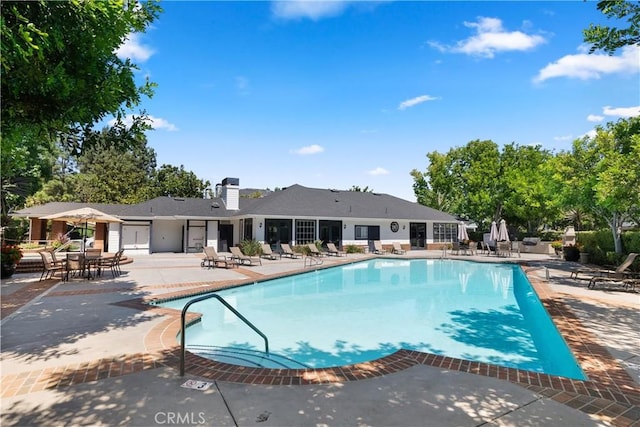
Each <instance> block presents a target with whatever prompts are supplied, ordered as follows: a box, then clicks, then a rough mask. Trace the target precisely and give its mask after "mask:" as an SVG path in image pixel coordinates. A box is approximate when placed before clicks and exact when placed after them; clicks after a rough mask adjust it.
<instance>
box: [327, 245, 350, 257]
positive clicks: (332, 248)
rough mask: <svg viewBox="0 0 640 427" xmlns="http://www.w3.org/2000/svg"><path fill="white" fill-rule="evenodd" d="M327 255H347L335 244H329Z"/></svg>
mask: <svg viewBox="0 0 640 427" xmlns="http://www.w3.org/2000/svg"><path fill="white" fill-rule="evenodd" d="M327 255H333V256H346V255H347V253H346V252H345V251H341V250H340V249H338V248H337V247H336V245H335V243H331V242H329V243H327Z"/></svg>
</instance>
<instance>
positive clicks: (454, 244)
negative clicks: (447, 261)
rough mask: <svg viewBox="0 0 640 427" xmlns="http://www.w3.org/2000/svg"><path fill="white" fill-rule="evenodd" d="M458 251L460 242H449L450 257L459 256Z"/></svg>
mask: <svg viewBox="0 0 640 427" xmlns="http://www.w3.org/2000/svg"><path fill="white" fill-rule="evenodd" d="M460 249H461V248H460V242H451V255H460ZM454 252H455V254H454Z"/></svg>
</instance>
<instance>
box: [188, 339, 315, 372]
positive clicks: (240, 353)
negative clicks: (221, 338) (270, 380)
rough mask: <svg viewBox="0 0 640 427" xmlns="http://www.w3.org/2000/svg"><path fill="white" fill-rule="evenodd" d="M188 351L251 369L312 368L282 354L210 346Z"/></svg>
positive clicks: (194, 347) (201, 346)
mask: <svg viewBox="0 0 640 427" xmlns="http://www.w3.org/2000/svg"><path fill="white" fill-rule="evenodd" d="M186 349H187V350H188V351H190V352H191V353H193V354H197V355H198V356H201V357H205V358H207V359H211V360H215V361H216V362H223V363H230V364H232V365H241V366H248V367H251V368H272V369H307V368H310V366H307V365H305V364H304V363H301V362H297V361H295V360H293V359H291V358H288V357H286V356H282V355H280V354H275V353H269V354H266V353H265V352H263V351H257V350H250V349H246V348H237V347H218V346H209V345H188V346H187V347H186Z"/></svg>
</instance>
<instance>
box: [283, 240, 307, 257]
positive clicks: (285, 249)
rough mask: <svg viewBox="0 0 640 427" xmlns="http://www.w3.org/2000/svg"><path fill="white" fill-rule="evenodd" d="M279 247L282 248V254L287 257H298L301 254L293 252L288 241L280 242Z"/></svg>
mask: <svg viewBox="0 0 640 427" xmlns="http://www.w3.org/2000/svg"><path fill="white" fill-rule="evenodd" d="M280 248H282V256H286V257H289V258H300V257H302V254H301V253H299V252H294V251H293V250H292V249H291V246H290V245H289V244H288V243H280Z"/></svg>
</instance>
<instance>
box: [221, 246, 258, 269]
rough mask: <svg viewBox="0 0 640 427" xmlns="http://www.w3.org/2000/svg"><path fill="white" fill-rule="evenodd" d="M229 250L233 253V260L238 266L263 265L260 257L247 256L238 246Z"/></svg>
mask: <svg viewBox="0 0 640 427" xmlns="http://www.w3.org/2000/svg"><path fill="white" fill-rule="evenodd" d="M229 250H230V251H231V259H232V260H234V261H235V262H237V263H238V264H243V265H254V263H258V264H260V265H262V260H261V259H260V257H253V256H249V255H245V254H244V253H242V251H241V250H240V248H239V247H238V246H232V247H230V248H229Z"/></svg>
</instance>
